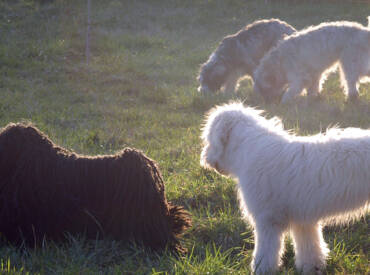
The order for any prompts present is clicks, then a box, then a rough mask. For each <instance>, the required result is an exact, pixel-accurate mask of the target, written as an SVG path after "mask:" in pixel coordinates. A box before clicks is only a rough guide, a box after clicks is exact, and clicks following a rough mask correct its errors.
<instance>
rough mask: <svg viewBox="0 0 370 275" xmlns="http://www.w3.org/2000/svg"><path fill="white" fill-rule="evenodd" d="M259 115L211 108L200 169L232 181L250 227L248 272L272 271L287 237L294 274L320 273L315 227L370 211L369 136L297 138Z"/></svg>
mask: <svg viewBox="0 0 370 275" xmlns="http://www.w3.org/2000/svg"><path fill="white" fill-rule="evenodd" d="M260 114H261V111H258V110H255V109H253V108H246V107H243V105H242V104H240V103H233V104H229V105H224V106H220V107H216V108H214V109H212V110H211V111H210V113H209V115H208V116H207V118H206V123H205V127H204V129H203V133H202V140H203V142H204V148H203V150H202V153H201V160H200V161H201V165H202V166H204V167H208V168H212V169H215V170H216V171H218V172H219V173H220V174H222V175H225V176H230V177H233V178H235V179H237V181H238V191H239V197H240V206H241V209H242V211H243V213H244V214H245V216H246V217H247V218H248V220H249V221H250V222H251V224H252V225H253V226H254V228H255V250H254V253H253V256H254V257H253V262H252V268H253V270H255V271H256V272H257V273H259V274H261V273H262V274H263V273H269V272H273V271H275V270H276V269H277V268H278V266H279V263H280V256H281V254H282V252H283V249H282V241H283V235H284V233H285V232H288V231H290V232H291V234H292V237H293V243H294V248H295V255H296V260H295V263H296V266H297V268H298V269H299V270H302V271H303V272H304V273H311V272H315V271H317V272H319V271H320V270H321V269H322V268H324V266H325V259H326V256H327V254H328V249H327V245H326V243H325V242H324V239H323V235H322V230H321V225H322V224H323V223H324V222H335V223H344V222H347V221H349V220H350V219H354V218H358V217H359V216H361V215H364V214H365V213H366V212H367V211H368V210H369V208H370V169H369V168H370V166H369V163H370V130H362V129H356V128H347V129H337V128H332V129H328V130H327V132H326V133H325V134H318V135H315V136H306V137H304V136H302V137H301V136H295V135H293V134H291V133H289V132H287V131H284V129H283V125H282V123H281V121H280V120H279V119H278V118H272V119H269V120H268V119H265V118H264V117H263V116H261V115H260Z"/></svg>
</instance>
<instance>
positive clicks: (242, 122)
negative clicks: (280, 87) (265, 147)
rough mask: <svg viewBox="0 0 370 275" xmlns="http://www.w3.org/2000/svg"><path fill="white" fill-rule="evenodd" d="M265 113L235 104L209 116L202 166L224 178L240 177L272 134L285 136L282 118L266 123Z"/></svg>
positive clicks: (206, 121) (217, 108)
mask: <svg viewBox="0 0 370 275" xmlns="http://www.w3.org/2000/svg"><path fill="white" fill-rule="evenodd" d="M261 113H262V111H260V110H256V109H254V108H250V107H244V106H243V104H242V103H239V102H235V103H230V104H227V105H223V106H217V107H215V108H213V109H211V110H210V111H209V112H208V115H207V116H206V119H205V124H204V127H203V131H202V135H201V138H202V141H203V149H202V153H201V156H200V164H201V166H203V167H206V168H211V169H214V170H216V171H217V172H219V173H220V174H222V175H225V176H229V175H232V176H236V177H237V176H238V174H239V172H240V169H243V168H242V167H241V165H244V164H243V162H244V161H246V160H247V159H246V158H248V155H249V152H250V150H255V147H256V145H258V146H260V143H259V139H260V138H261V137H265V136H268V135H270V134H271V133H273V132H274V133H280V134H284V130H283V124H282V122H281V120H280V119H279V118H276V117H274V118H271V119H266V118H264V117H263V116H261Z"/></svg>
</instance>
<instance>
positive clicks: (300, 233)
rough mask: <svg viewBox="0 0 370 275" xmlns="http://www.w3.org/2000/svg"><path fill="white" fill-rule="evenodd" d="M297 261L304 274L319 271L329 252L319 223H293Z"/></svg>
mask: <svg viewBox="0 0 370 275" xmlns="http://www.w3.org/2000/svg"><path fill="white" fill-rule="evenodd" d="M292 234H293V242H294V249H295V263H296V267H297V269H298V270H300V271H302V272H303V273H304V274H311V273H319V272H320V270H321V269H323V268H324V267H325V260H326V256H327V254H328V252H329V250H328V248H327V245H326V243H325V241H324V238H323V236H322V230H321V226H320V225H319V224H304V225H300V224H295V225H292Z"/></svg>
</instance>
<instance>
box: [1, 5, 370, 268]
mask: <svg viewBox="0 0 370 275" xmlns="http://www.w3.org/2000/svg"><path fill="white" fill-rule="evenodd" d="M38 2H39V1H36V0H35V1H31V0H19V1H14V2H12V1H6V2H4V1H3V2H0V16H1V18H2V19H3V20H0V30H1V36H2V39H1V40H0V62H1V66H0V73H1V77H0V98H1V100H0V124H1V125H0V126H4V125H6V124H7V123H8V122H11V121H12V122H16V121H24V120H25V121H32V122H33V123H34V124H35V125H36V126H38V127H39V128H40V129H41V130H42V131H44V132H46V133H47V134H48V135H49V136H50V138H52V139H53V140H54V141H55V142H56V143H58V144H60V145H62V146H65V147H67V148H69V149H73V150H76V151H77V152H79V153H85V154H105V153H112V152H115V151H117V150H120V149H122V148H123V147H125V146H132V147H137V148H140V149H142V150H143V151H144V152H145V153H146V154H148V155H149V156H150V157H151V158H153V159H155V160H157V161H158V163H159V165H160V168H161V171H162V173H163V176H164V179H165V182H166V194H167V197H168V199H169V200H172V201H175V202H176V203H179V204H182V205H184V206H185V207H186V208H187V209H188V210H189V211H190V212H191V213H192V215H193V223H194V226H193V227H192V228H191V229H189V230H188V232H186V234H185V235H184V237H183V244H184V246H185V247H186V248H187V249H188V250H189V253H188V254H187V255H183V256H180V257H175V256H173V255H171V254H170V253H167V252H165V253H163V254H162V253H160V254H156V253H152V252H150V251H145V250H144V249H142V248H140V247H136V246H134V245H125V244H120V243H117V242H115V241H112V240H104V241H94V240H92V241H91V240H90V241H87V240H84V239H83V238H82V239H81V238H78V237H72V236H70V238H69V239H68V241H67V242H66V243H64V244H53V243H45V245H44V246H43V247H42V248H39V249H36V250H33V249H24V248H14V247H11V246H7V245H3V246H1V247H0V273H5V274H27V272H28V273H29V274H37V273H41V274H58V273H59V274H122V273H126V274H130V273H137V274H206V273H207V272H208V273H209V274H249V272H250V270H249V262H250V260H251V255H252V249H253V245H254V242H253V235H252V229H251V228H250V226H248V225H247V224H245V222H244V221H243V220H242V217H241V214H240V211H239V209H238V202H237V200H236V192H235V182H233V181H232V180H230V179H226V178H223V177H221V176H219V175H217V174H216V173H213V172H210V171H207V170H204V169H202V168H200V166H199V153H200V149H201V144H200V139H199V135H200V127H201V124H202V121H203V115H204V113H205V112H206V111H207V110H209V109H210V108H212V107H213V106H214V105H216V104H223V103H225V102H228V101H230V100H242V101H244V102H245V104H248V105H251V106H256V107H259V108H261V109H264V110H266V115H267V116H269V117H271V116H275V115H277V116H279V117H281V118H282V120H283V122H284V125H285V127H286V128H287V129H293V130H294V131H295V132H296V133H297V134H300V135H308V134H314V133H318V132H320V131H323V130H325V129H326V128H327V127H328V126H330V125H336V124H339V125H340V126H342V127H347V126H351V127H362V128H368V127H369V125H370V103H369V102H370V86H369V85H368V84H365V85H362V86H361V88H360V100H361V102H360V104H358V105H353V104H346V103H345V102H344V95H343V92H342V90H341V87H340V85H339V81H338V77H337V76H336V75H333V76H331V77H330V78H329V79H328V81H327V82H326V83H325V86H324V91H323V99H322V100H321V101H310V100H309V99H307V98H304V97H303V98H301V99H300V100H298V101H297V102H296V103H294V104H292V105H289V106H276V105H265V104H264V103H263V101H262V100H261V98H259V97H258V96H257V95H255V94H253V93H252V85H251V82H250V81H249V80H246V81H243V83H242V85H241V89H240V91H239V92H238V93H237V94H236V95H224V94H216V95H213V96H208V97H204V96H202V95H200V94H198V93H197V91H196V88H197V86H198V83H197V82H196V75H197V73H198V70H199V65H200V64H201V63H202V62H204V61H205V60H206V59H207V57H208V55H209V54H210V52H211V51H212V50H213V49H214V47H215V46H216V45H217V44H218V42H219V41H220V40H221V38H222V37H223V36H225V35H226V34H229V33H233V32H235V31H237V30H238V29H240V28H241V27H242V26H243V25H245V24H247V23H249V22H252V21H253V20H255V19H259V18H269V17H279V18H281V19H283V20H285V21H287V22H289V23H290V24H292V25H294V26H295V27H296V28H298V29H299V28H303V27H304V26H307V25H310V24H316V23H319V22H322V21H327V20H342V19H346V20H356V21H359V22H361V23H365V22H366V17H367V16H368V8H369V5H368V4H366V3H365V2H363V1H344V0H343V1H339V0H338V1H328V2H323V1H303V2H299V3H298V2H297V1H293V0H291V1H290V0H285V1H270V0H268V1H247V2H246V1H241V0H233V1H222V0H212V1H203V0H191V1H180V0H175V1H170V0H163V1H149V0H147V1H145V0H141V1H118V0H112V1H109V0H106V1H92V28H91V61H90V65H89V66H86V64H85V56H84V50H85V30H86V28H85V27H86V25H85V23H86V9H85V8H86V7H85V6H84V5H85V1H69V0H54V1H46V2H48V3H46V4H44V5H39V4H38ZM368 222H369V219H368V218H364V219H362V220H361V221H359V222H357V223H355V224H350V225H348V226H343V227H327V228H326V229H325V239H326V240H327V242H328V243H329V246H330V248H331V250H332V252H331V254H330V258H329V261H328V269H327V270H328V271H327V272H328V274H334V273H339V274H367V273H369V272H370V267H369V265H368V261H369V257H370V255H369V253H370V251H369V245H370V239H369V224H368ZM286 246H287V248H288V251H287V253H286V254H285V256H284V266H283V268H282V270H281V273H282V274H295V273H296V271H295V270H294V252H293V250H292V246H291V243H290V242H289V240H288V242H287V244H286Z"/></svg>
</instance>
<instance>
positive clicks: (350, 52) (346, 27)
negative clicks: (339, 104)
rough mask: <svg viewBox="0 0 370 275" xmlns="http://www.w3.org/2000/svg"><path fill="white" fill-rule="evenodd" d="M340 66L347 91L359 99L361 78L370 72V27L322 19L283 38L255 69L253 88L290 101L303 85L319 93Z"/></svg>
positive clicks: (270, 98) (268, 97) (271, 97)
mask: <svg viewBox="0 0 370 275" xmlns="http://www.w3.org/2000/svg"><path fill="white" fill-rule="evenodd" d="M337 66H339V68H340V75H341V83H342V86H343V87H344V90H345V94H346V95H347V96H348V97H349V99H350V100H353V99H356V98H357V97H358V85H359V82H360V81H361V82H363V81H366V80H368V79H367V77H368V76H370V28H369V27H364V26H362V25H360V24H358V23H354V22H344V21H343V22H331V23H322V24H320V25H318V26H313V27H309V28H306V29H304V30H302V31H299V32H296V33H294V34H292V35H290V36H288V37H286V38H284V39H283V40H281V41H280V43H278V44H277V46H276V47H274V48H273V49H271V50H270V51H269V52H268V53H267V54H266V55H265V56H264V57H263V59H262V60H261V62H260V64H259V66H258V67H257V69H256V71H255V73H254V78H253V79H254V90H255V92H257V93H259V94H261V95H262V96H263V97H264V99H265V100H266V101H267V102H272V101H279V100H280V99H281V98H282V99H281V101H282V102H283V103H286V102H289V101H291V100H292V99H294V98H295V97H296V96H297V95H299V94H300V93H301V92H302V91H303V89H306V90H307V94H309V95H310V94H312V95H318V93H319V92H320V90H321V86H322V83H323V82H324V81H325V79H326V76H327V74H328V72H330V71H332V70H333V69H335V68H336V67H337ZM286 88H288V90H287V92H286V93H285V94H284V91H285V89H286Z"/></svg>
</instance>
